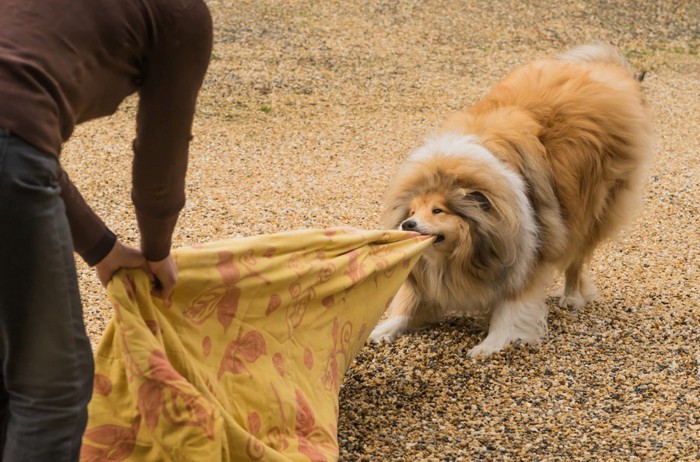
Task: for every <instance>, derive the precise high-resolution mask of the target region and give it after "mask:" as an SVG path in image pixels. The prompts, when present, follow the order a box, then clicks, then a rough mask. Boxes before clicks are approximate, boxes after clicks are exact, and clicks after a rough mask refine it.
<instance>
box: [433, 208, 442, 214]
mask: <svg viewBox="0 0 700 462" xmlns="http://www.w3.org/2000/svg"><path fill="white" fill-rule="evenodd" d="M442 212H444V210H442V209H433V215H437V214H438V213H442Z"/></svg>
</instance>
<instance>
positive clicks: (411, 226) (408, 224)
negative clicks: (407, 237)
mask: <svg viewBox="0 0 700 462" xmlns="http://www.w3.org/2000/svg"><path fill="white" fill-rule="evenodd" d="M416 226H418V223H416V222H415V221H413V220H406V221H404V222H403V223H401V229H403V230H404V231H413V230H415V229H416Z"/></svg>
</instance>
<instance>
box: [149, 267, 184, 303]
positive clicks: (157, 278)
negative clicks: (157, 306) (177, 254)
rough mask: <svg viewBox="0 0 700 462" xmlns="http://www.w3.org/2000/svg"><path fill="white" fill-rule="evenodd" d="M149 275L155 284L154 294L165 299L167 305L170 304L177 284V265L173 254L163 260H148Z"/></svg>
mask: <svg viewBox="0 0 700 462" xmlns="http://www.w3.org/2000/svg"><path fill="white" fill-rule="evenodd" d="M147 265H148V269H149V273H150V274H149V277H152V279H151V282H152V283H153V284H154V290H153V292H154V294H156V295H158V296H159V297H161V298H162V299H163V302H164V304H165V306H170V304H171V300H172V295H173V291H174V289H175V284H177V277H178V274H177V266H176V265H175V260H174V259H173V258H172V256H170V255H168V256H167V257H165V258H164V259H163V260H159V261H148V262H147Z"/></svg>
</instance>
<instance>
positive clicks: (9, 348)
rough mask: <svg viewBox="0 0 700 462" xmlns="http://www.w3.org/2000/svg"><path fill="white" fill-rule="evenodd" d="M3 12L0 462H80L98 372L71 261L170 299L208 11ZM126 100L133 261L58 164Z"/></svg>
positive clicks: (71, 5) (39, 6)
mask: <svg viewBox="0 0 700 462" xmlns="http://www.w3.org/2000/svg"><path fill="white" fill-rule="evenodd" d="M2 9H3V12H2V14H0V360H1V362H2V368H1V369H0V385H1V386H0V431H1V433H0V448H1V449H2V451H0V453H1V454H2V457H3V459H2V460H4V461H11V462H20V461H52V462H59V461H74V460H78V458H79V452H80V442H81V437H82V434H83V432H84V431H85V425H86V420H87V404H88V402H89V400H90V397H91V393H92V386H93V385H92V382H93V374H94V368H93V358H92V351H91V347H90V342H89V340H88V337H87V335H86V331H85V326H84V322H83V317H82V306H81V301H80V296H79V291H78V281H77V275H76V269H75V261H74V259H73V250H75V251H76V252H77V253H78V254H79V255H80V256H81V257H82V258H83V259H84V260H85V262H87V264H89V265H90V266H94V267H95V268H96V272H97V275H98V277H99V279H100V281H101V282H102V283H103V284H106V283H107V282H108V281H109V280H110V278H111V277H112V275H113V274H114V273H115V271H117V270H118V269H119V268H121V267H139V266H142V267H143V268H144V269H145V270H146V271H148V272H149V274H150V275H152V280H153V282H154V284H156V286H157V287H156V290H157V291H159V292H160V295H161V296H162V297H164V298H165V299H166V300H167V299H168V298H169V297H170V296H171V294H172V292H173V287H174V285H175V283H176V281H177V270H176V267H175V264H174V261H173V259H172V257H171V256H170V247H171V241H172V233H173V229H174V227H175V225H176V222H177V219H178V214H179V212H180V210H181V208H182V207H183V205H184V201H185V193H184V189H185V174H186V170H187V154H188V149H189V142H190V140H191V128H192V122H193V118H194V111H195V105H196V100H197V97H198V94H199V91H200V88H201V85H202V82H203V79H204V76H205V73H206V70H207V67H208V65H209V60H210V55H211V49H212V40H213V39H212V19H211V16H210V13H209V10H208V8H207V6H206V4H205V3H204V1H203V0H71V1H61V0H42V1H41V2H33V1H27V0H4V2H3V8H2ZM133 93H138V95H139V104H138V111H137V115H136V133H135V140H134V143H133V167H132V169H133V171H132V195H131V197H132V202H133V204H134V208H135V214H136V220H137V223H138V226H139V232H140V248H138V249H137V248H132V247H130V246H127V245H125V244H123V243H122V242H121V241H120V240H119V239H117V237H116V236H115V234H114V233H113V232H112V231H110V229H109V228H108V227H107V226H106V225H105V223H104V222H103V221H102V219H100V218H99V217H98V216H97V215H96V214H95V213H94V211H93V210H92V209H91V208H90V207H89V206H88V205H87V203H86V201H85V199H84V198H83V197H82V195H81V194H80V193H79V191H78V190H77V189H76V187H75V186H74V185H73V183H72V182H71V180H70V179H69V177H68V175H67V174H66V172H65V171H64V170H63V169H62V168H61V165H60V152H61V147H62V144H63V143H64V142H65V141H66V140H68V139H69V138H70V136H71V134H72V132H73V130H74V127H75V125H76V124H80V123H82V122H85V121H88V120H91V119H95V118H98V117H103V116H107V115H110V114H113V113H114V112H115V111H116V109H117V107H118V106H119V104H120V103H121V102H122V101H123V100H124V99H125V98H126V97H127V96H128V95H131V94H133ZM95 174H99V170H98V167H96V168H95Z"/></svg>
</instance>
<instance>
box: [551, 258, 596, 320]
mask: <svg viewBox="0 0 700 462" xmlns="http://www.w3.org/2000/svg"><path fill="white" fill-rule="evenodd" d="M588 273H589V270H588V268H587V265H585V264H584V263H583V261H582V260H576V261H574V262H573V263H571V264H570V265H569V267H568V268H566V271H565V272H564V278H565V280H564V287H563V290H562V293H561V294H560V297H559V306H561V307H569V308H574V309H580V308H583V307H584V306H585V305H586V303H588V302H590V301H593V300H596V299H597V298H598V290H597V289H596V287H595V285H594V284H593V282H592V281H591V280H590V277H589V274H588Z"/></svg>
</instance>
